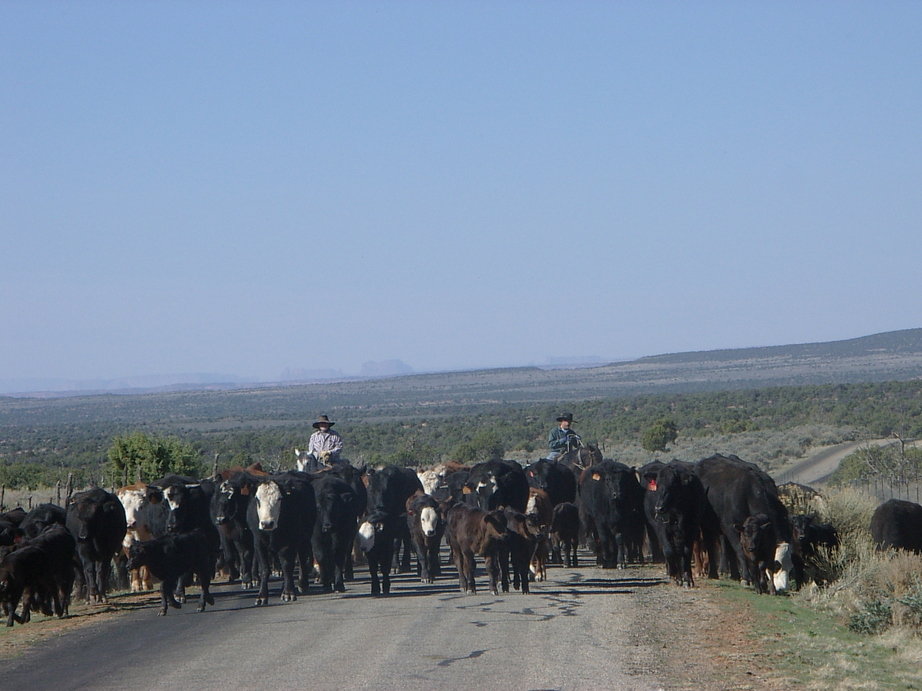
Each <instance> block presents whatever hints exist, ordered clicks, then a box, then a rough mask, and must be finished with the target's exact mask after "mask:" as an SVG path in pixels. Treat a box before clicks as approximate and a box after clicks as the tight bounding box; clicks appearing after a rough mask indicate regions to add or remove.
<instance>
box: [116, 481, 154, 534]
mask: <svg viewBox="0 0 922 691" xmlns="http://www.w3.org/2000/svg"><path fill="white" fill-rule="evenodd" d="M117 496H118V499H119V501H120V502H122V507H123V508H124V509H125V523H126V524H127V527H128V530H135V529H136V528H137V527H138V522H139V521H141V524H142V527H144V525H143V524H144V518H143V514H144V509H145V508H147V506H148V505H149V502H148V500H147V491H146V490H144V489H123V490H119V491H118V495H117Z"/></svg>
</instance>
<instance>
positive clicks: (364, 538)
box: [358, 511, 405, 595]
mask: <svg viewBox="0 0 922 691" xmlns="http://www.w3.org/2000/svg"><path fill="white" fill-rule="evenodd" d="M404 523H405V520H404V517H403V516H402V515H401V516H393V515H391V514H388V513H385V512H383V511H376V512H374V513H371V514H368V516H367V517H366V519H365V520H364V521H363V522H362V525H360V526H359V529H358V543H359V549H360V550H361V551H362V553H363V554H364V555H365V559H366V561H367V563H368V573H369V575H370V576H371V594H372V595H381V594H382V593H383V594H384V595H388V594H390V592H391V569H392V568H393V561H394V541H395V540H396V539H397V535H398V533H400V532H401V531H402V529H403V524H404Z"/></svg>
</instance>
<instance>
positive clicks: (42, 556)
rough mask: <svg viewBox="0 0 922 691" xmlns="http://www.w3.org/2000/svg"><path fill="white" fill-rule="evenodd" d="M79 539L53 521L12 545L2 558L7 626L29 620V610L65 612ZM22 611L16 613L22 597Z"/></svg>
mask: <svg viewBox="0 0 922 691" xmlns="http://www.w3.org/2000/svg"><path fill="white" fill-rule="evenodd" d="M75 550H76V541H75V540H74V537H73V535H71V534H70V531H68V530H67V528H65V527H64V526H62V525H58V524H53V525H51V526H49V527H47V528H46V529H45V530H43V531H42V532H41V533H39V535H37V536H36V537H34V538H32V539H26V540H23V541H21V542H20V543H19V546H18V548H11V549H10V551H9V552H8V553H7V554H6V555H4V558H3V560H2V562H0V601H2V602H3V603H4V606H5V608H6V613H7V615H8V619H7V626H12V625H13V621H18V622H20V623H26V622H27V621H29V619H30V610H31V609H34V608H38V609H40V610H41V611H42V612H43V613H44V614H46V615H48V616H51V615H55V616H58V617H63V616H66V615H67V613H68V608H69V606H70V595H71V590H72V589H73V585H74V573H75V571H74V563H75V562H74V557H75ZM23 595H25V596H26V597H25V599H24V600H23V612H22V614H21V615H18V616H17V615H16V607H17V605H18V603H19V601H20V598H22V597H23Z"/></svg>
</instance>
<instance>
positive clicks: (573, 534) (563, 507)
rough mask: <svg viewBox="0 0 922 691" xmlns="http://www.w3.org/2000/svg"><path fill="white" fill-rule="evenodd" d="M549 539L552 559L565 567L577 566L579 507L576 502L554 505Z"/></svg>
mask: <svg viewBox="0 0 922 691" xmlns="http://www.w3.org/2000/svg"><path fill="white" fill-rule="evenodd" d="M550 539H551V552H552V555H553V561H555V562H556V563H558V564H565V565H566V566H567V568H575V567H577V566H579V557H578V556H577V554H576V549H577V547H578V546H579V509H578V508H576V504H572V503H570V502H563V503H562V504H558V505H557V506H555V507H554V516H553V518H552V519H551V530H550ZM561 552H562V554H561Z"/></svg>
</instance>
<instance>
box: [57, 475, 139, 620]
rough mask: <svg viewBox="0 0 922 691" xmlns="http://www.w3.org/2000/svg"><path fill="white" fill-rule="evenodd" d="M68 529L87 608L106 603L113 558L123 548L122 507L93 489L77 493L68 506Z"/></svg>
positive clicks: (112, 497)
mask: <svg viewBox="0 0 922 691" xmlns="http://www.w3.org/2000/svg"><path fill="white" fill-rule="evenodd" d="M66 525H67V529H68V530H69V531H70V532H71V534H72V535H73V536H74V537H75V538H76V539H77V554H78V555H79V557H80V562H81V563H82V565H83V575H84V578H85V583H86V599H87V604H91V603H97V604H99V603H107V602H108V596H107V594H106V593H107V591H108V589H109V574H110V571H111V564H112V558H113V557H114V556H115V554H116V552H118V550H119V548H120V547H121V546H122V541H123V540H124V538H125V533H126V532H127V529H128V523H127V521H126V520H125V509H124V507H123V506H122V503H121V502H120V501H119V500H118V497H116V496H115V495H114V494H112V493H111V492H107V491H106V490H104V489H100V488H98V487H97V488H95V489H90V490H87V491H85V492H78V493H77V494H75V495H73V496H72V497H71V500H70V503H69V504H68V505H67V524H66Z"/></svg>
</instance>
